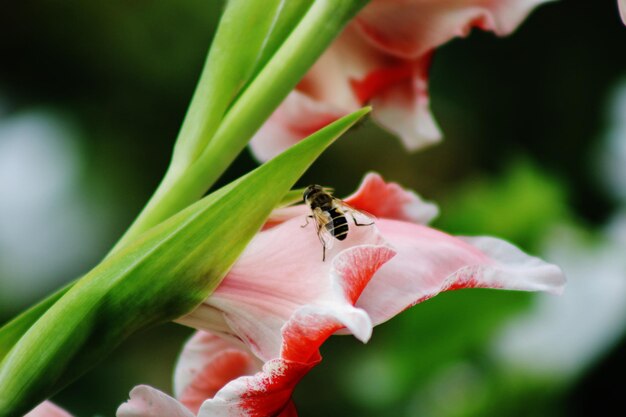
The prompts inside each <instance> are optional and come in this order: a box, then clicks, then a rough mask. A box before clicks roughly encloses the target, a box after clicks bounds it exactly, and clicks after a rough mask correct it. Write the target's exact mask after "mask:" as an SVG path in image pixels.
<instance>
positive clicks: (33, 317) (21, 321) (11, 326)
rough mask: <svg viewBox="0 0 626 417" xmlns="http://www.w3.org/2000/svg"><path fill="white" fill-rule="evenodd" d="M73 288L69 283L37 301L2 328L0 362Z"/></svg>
mask: <svg viewBox="0 0 626 417" xmlns="http://www.w3.org/2000/svg"><path fill="white" fill-rule="evenodd" d="M70 288H71V285H68V286H66V287H64V288H62V289H60V290H58V291H57V292H55V293H54V294H52V295H49V296H48V297H46V299H44V300H43V301H41V302H39V303H37V304H36V305H34V306H33V307H31V308H29V309H28V310H26V311H24V312H23V313H22V314H20V315H19V316H17V317H16V318H14V319H13V320H11V321H10V322H8V323H7V324H5V325H4V326H2V328H0V362H1V361H2V359H3V358H4V357H5V356H6V355H7V353H9V351H10V350H11V348H12V347H13V345H15V344H16V343H17V341H18V340H19V339H20V338H21V337H22V335H23V334H24V333H25V332H26V331H27V330H28V329H29V328H30V326H32V325H33V323H34V322H36V321H37V320H38V319H39V317H41V316H42V315H43V314H44V313H45V312H46V311H47V310H48V309H49V308H50V307H51V306H52V305H53V304H54V303H56V302H57V300H58V299H59V298H61V296H62V295H63V294H65V293H66V292H67V290H68V289H70Z"/></svg>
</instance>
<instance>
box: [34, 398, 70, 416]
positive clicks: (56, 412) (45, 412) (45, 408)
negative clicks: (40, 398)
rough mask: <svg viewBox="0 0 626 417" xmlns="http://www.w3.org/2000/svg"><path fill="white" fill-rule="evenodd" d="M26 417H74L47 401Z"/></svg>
mask: <svg viewBox="0 0 626 417" xmlns="http://www.w3.org/2000/svg"><path fill="white" fill-rule="evenodd" d="M24 417H72V415H71V414H70V413H68V412H67V411H65V410H63V409H62V408H60V407H58V406H56V405H54V404H53V403H51V402H50V401H45V402H43V403H41V404H39V405H38V406H37V407H35V408H34V409H33V410H31V412H30V413H28V414H26V415H25V416H24Z"/></svg>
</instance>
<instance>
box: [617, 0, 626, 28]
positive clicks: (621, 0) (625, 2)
mask: <svg viewBox="0 0 626 417" xmlns="http://www.w3.org/2000/svg"><path fill="white" fill-rule="evenodd" d="M617 7H618V8H619V14H620V16H621V17H622V22H624V24H625V25H626V0H617Z"/></svg>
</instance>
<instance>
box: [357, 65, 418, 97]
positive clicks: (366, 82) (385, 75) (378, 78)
mask: <svg viewBox="0 0 626 417" xmlns="http://www.w3.org/2000/svg"><path fill="white" fill-rule="evenodd" d="M412 77H413V64H412V62H410V61H400V62H399V64H398V65H394V66H390V67H385V68H380V69H377V70H374V71H372V72H370V73H369V74H367V75H366V76H365V78H363V79H362V80H350V83H351V85H352V89H353V91H354V94H355V95H356V97H357V99H358V100H359V102H360V103H361V104H364V103H367V102H368V101H370V100H371V99H372V98H374V97H376V96H377V95H378V94H379V93H381V92H382V91H384V90H385V89H387V88H389V87H390V86H392V85H395V84H398V83H402V82H404V81H408V80H410V79H411V78H412Z"/></svg>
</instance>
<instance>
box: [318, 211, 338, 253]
mask: <svg viewBox="0 0 626 417" xmlns="http://www.w3.org/2000/svg"><path fill="white" fill-rule="evenodd" d="M313 219H314V220H315V225H316V226H317V237H318V238H319V239H320V242H322V245H323V246H324V247H326V249H330V248H332V247H333V243H334V242H335V238H334V237H333V235H332V233H331V232H330V231H329V230H328V229H327V228H326V225H327V224H328V223H329V222H332V219H331V218H330V216H329V215H328V214H326V213H324V212H323V211H321V210H319V209H317V210H313Z"/></svg>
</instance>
